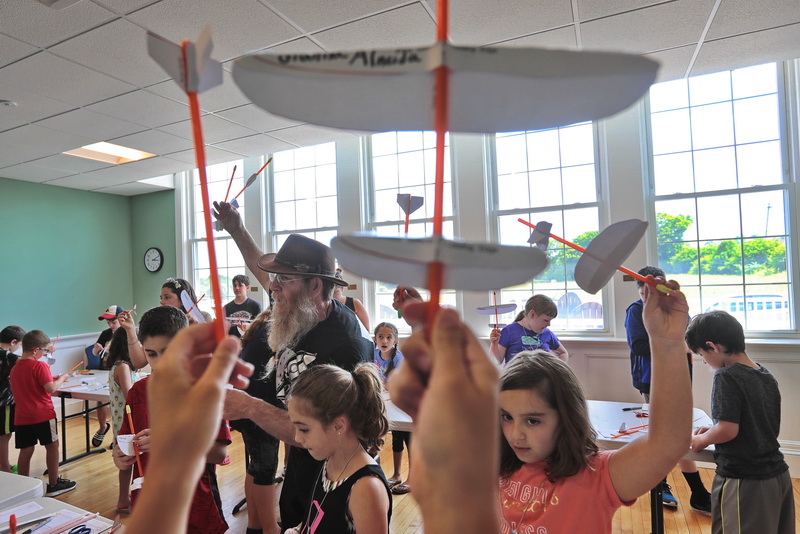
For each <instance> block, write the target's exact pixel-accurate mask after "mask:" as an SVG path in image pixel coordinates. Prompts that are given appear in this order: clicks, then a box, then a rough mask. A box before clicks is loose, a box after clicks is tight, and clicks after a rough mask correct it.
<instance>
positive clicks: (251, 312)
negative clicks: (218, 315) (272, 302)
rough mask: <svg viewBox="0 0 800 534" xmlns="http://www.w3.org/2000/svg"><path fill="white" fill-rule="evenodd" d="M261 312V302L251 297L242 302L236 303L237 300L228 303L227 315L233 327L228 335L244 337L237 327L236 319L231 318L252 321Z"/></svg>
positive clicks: (226, 306) (226, 307)
mask: <svg viewBox="0 0 800 534" xmlns="http://www.w3.org/2000/svg"><path fill="white" fill-rule="evenodd" d="M259 313H261V304H259V303H258V302H256V301H255V300H253V299H251V298H248V299H247V300H245V301H244V302H242V303H241V304H236V301H235V300H232V301H230V302H229V303H227V304H226V305H225V317H228V321H230V323H231V328H230V330H228V335H231V336H236V337H242V334H241V333H240V332H239V329H238V328H237V327H236V326H237V325H236V321H235V320H233V319H230V318H231V317H235V318H237V319H244V320H247V321H252V320H253V319H255V318H256V316H257V315H258V314H259Z"/></svg>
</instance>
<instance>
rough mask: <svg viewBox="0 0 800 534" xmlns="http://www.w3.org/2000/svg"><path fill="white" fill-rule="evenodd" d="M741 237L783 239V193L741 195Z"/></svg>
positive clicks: (784, 217) (770, 192)
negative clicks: (742, 215)
mask: <svg viewBox="0 0 800 534" xmlns="http://www.w3.org/2000/svg"><path fill="white" fill-rule="evenodd" d="M741 199H742V213H746V214H747V216H746V217H743V218H742V235H744V236H747V237H751V236H779V237H785V236H786V235H787V231H786V223H785V221H786V216H785V214H784V211H783V205H784V200H783V199H784V192H783V191H765V192H763V193H750V194H747V195H742V196H741Z"/></svg>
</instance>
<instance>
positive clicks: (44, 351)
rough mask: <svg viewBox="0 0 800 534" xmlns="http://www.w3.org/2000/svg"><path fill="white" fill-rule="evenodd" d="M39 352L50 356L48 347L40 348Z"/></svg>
mask: <svg viewBox="0 0 800 534" xmlns="http://www.w3.org/2000/svg"><path fill="white" fill-rule="evenodd" d="M37 350H40V351H42V352H43V353H44V354H45V355H48V354H50V349H48V348H47V347H39V348H38V349H37Z"/></svg>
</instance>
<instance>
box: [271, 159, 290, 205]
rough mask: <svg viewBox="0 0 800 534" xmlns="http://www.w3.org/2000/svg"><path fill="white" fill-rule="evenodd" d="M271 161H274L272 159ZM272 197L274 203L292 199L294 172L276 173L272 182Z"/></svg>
mask: <svg viewBox="0 0 800 534" xmlns="http://www.w3.org/2000/svg"><path fill="white" fill-rule="evenodd" d="M272 161H275V160H274V159H273V160H272ZM272 184H273V185H272V195H273V197H274V199H275V202H285V201H287V200H291V199H293V198H294V171H293V170H292V171H282V172H276V173H275V174H274V178H273V180H272Z"/></svg>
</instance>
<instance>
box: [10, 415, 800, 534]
mask: <svg viewBox="0 0 800 534" xmlns="http://www.w3.org/2000/svg"><path fill="white" fill-rule="evenodd" d="M96 425H97V424H96V422H94V421H92V432H94V430H95V429H96V428H95V427H96ZM59 431H60V425H59ZM67 434H68V436H67V437H68V445H69V449H68V451H69V453H70V454H75V453H77V452H80V450H81V449H82V447H83V443H84V441H83V440H84V437H83V436H84V432H83V421H82V420H81V419H78V418H75V419H71V420H70V421H68V423H67ZM233 434H234V437H233V443H232V444H231V446H230V447H229V449H228V451H229V454H230V457H231V460H232V462H231V464H230V465H227V466H219V467H218V468H217V476H218V478H219V484H220V491H221V493H222V500H223V507H224V510H225V516H226V520H227V521H228V524H229V525H230V532H231V533H235V534H239V533H244V532H245V529H246V527H247V513H246V511H244V510H242V511H241V512H239V513H238V514H237V515H236V516H233V515H231V510H232V508H233V507H234V506H235V505H236V503H238V502H239V501H240V500H241V499H242V498H243V497H244V490H243V484H244V458H243V453H244V446H243V445H242V440H241V436H240V435H239V433H238V432H234V433H233ZM109 442H110V436H109V438H107V442H106V443H105V445H106V447H108V445H110V443H109ZM12 443H13V442H12ZM15 454H16V451H13V450H12V463H15V460H16V458H15V457H14V455H15ZM403 458H404V459H405V458H406V455H405V454H404V455H403ZM391 462H392V453H391V446H388V447H387V448H386V449H385V450H384V451H383V452H382V453H381V463H382V464H383V465H384V466H386V469H387V470H389V469H390V468H391V465H392V464H391ZM44 469H45V462H44V448H43V447H37V448H36V452H35V453H34V457H33V461H32V463H31V472H32V473H42V472H44ZM700 471H701V475H702V478H703V482H704V483H705V485H706V487H707V488H710V487H711V479H712V477H713V471H711V470H709V469H701V470H700ZM403 472H404V474H407V465H404V466H403ZM59 474H61V475H62V476H64V477H66V478H69V479H71V480H75V481H77V482H78V487H77V488H76V489H75V490H73V491H71V492H69V493H65V494H63V495H61V496H59V497H57V498H58V499H61V500H63V501H64V502H67V503H70V504H72V505H74V506H78V507H80V508H83V509H85V510H89V511H92V512H99V513H100V514H101V515H103V516H104V517H107V518H109V519H114V517H115V513H114V508H115V506H116V500H117V469H116V467H114V464H113V462H112V459H111V453H110V451H108V450H107V451H106V452H104V453H102V454H94V455H91V456H88V457H86V458H83V459H80V460H77V461H75V462H72V463H69V464H67V465H65V466H62V467H61V470H60V473H59ZM669 483H670V484H671V485H672V490H673V493H674V495H675V497H676V498H677V499H678V501H679V502H680V503H682V504H681V506H680V507H679V508H678V509H677V510H674V511H673V510H665V511H664V519H665V526H666V532H668V533H681V534H683V533H693V534H694V533H697V534H700V533H703V534H707V533H710V532H711V519H710V518H709V517H707V516H704V515H701V514H698V513H695V512H693V511H691V509H690V508H689V506H688V503H689V488H688V486H687V485H686V481H685V480H684V479H683V476H681V474H680V471H679V470H678V469H675V470H674V471H673V472H672V474H671V475H670V477H669ZM792 483H793V485H794V495H795V507H796V516H797V530H798V531H800V479H798V478H794V479H792ZM393 506H394V513H393V517H392V525H391V528H390V532H391V533H392V534H412V533H421V532H422V529H421V517H420V515H419V509H418V507H417V505H416V503H415V502H414V500H413V498H412V497H411V495H410V494H409V495H403V496H395V497H394V501H393ZM124 522H125V519H124V518H123V523H124ZM613 532H614V533H615V534H616V533H620V534H622V533H624V534H647V533H649V532H650V504H649V500H648V499H647V497H646V496H645V497H642V498H640V499H639V500H638V501H637V502H636V504H635V505H634V506H632V507H629V508H622V509H620V510H619V511H618V512H617V514H616V515H615V516H614V524H613Z"/></svg>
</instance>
